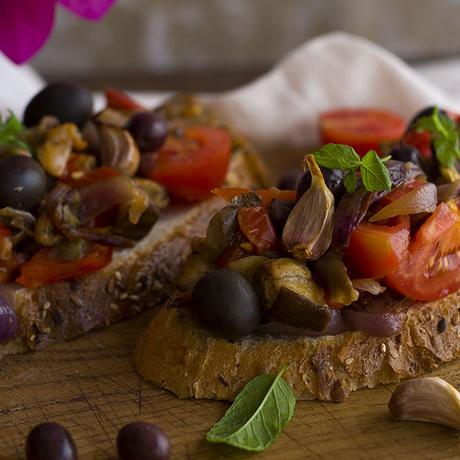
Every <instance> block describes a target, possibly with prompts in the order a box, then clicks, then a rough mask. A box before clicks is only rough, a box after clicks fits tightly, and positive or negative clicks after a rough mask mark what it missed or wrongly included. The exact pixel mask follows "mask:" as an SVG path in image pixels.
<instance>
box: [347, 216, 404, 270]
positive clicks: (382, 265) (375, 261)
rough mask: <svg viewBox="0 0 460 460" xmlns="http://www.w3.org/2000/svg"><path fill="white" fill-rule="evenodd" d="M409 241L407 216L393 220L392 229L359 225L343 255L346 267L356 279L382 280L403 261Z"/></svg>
mask: <svg viewBox="0 0 460 460" xmlns="http://www.w3.org/2000/svg"><path fill="white" fill-rule="evenodd" d="M392 220H393V219H392ZM409 239H410V220H409V217H408V216H401V217H398V218H395V219H394V223H393V224H392V225H377V224H371V223H370V222H363V223H361V224H360V225H359V226H358V227H357V228H356V229H355V230H354V231H353V233H352V234H351V238H350V244H349V245H348V248H347V250H346V253H345V262H346V264H347V267H348V268H350V269H351V270H352V271H353V272H354V273H355V274H356V275H357V276H359V277H363V278H374V279H380V278H384V277H385V276H387V275H388V274H389V273H391V272H392V271H394V270H395V269H396V268H397V267H398V266H399V264H400V263H401V261H402V260H403V258H404V256H405V254H406V252H407V247H408V246H409Z"/></svg>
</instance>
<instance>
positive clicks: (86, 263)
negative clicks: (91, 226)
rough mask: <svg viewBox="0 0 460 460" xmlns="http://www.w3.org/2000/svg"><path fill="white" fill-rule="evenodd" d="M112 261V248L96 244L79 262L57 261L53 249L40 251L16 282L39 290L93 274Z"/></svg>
mask: <svg viewBox="0 0 460 460" xmlns="http://www.w3.org/2000/svg"><path fill="white" fill-rule="evenodd" d="M111 261H112V248H110V247H109V246H103V245H100V244H95V245H93V246H92V248H91V249H90V250H89V251H88V253H87V254H86V255H85V256H84V257H82V258H81V259H79V260H76V261H73V262H68V261H63V260H56V259H55V258H54V257H53V253H52V248H44V249H40V250H39V251H38V252H37V253H36V254H35V255H34V256H33V257H32V258H31V259H29V260H28V261H27V262H26V263H24V264H23V265H22V266H21V276H20V277H19V278H17V279H16V282H17V283H19V284H22V285H23V286H26V287H29V288H37V287H40V286H43V285H46V284H52V283H56V282H58V281H64V280H68V279H73V278H79V277H81V276H85V275H88V274H89V273H93V272H95V271H97V270H100V269H101V268H104V267H105V266H106V265H108V264H109V263H110V262H111Z"/></svg>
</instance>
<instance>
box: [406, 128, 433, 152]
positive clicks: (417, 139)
mask: <svg viewBox="0 0 460 460" xmlns="http://www.w3.org/2000/svg"><path fill="white" fill-rule="evenodd" d="M403 141H404V143H405V144H407V145H412V146H414V147H415V148H417V150H418V151H419V152H420V155H422V157H424V158H431V157H432V156H433V151H432V150H431V136H430V133H429V132H427V131H423V132H417V131H416V130H415V129H411V130H410V131H408V132H407V133H406V134H404V139H403Z"/></svg>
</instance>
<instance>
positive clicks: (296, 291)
mask: <svg viewBox="0 0 460 460" xmlns="http://www.w3.org/2000/svg"><path fill="white" fill-rule="evenodd" d="M255 283H256V287H257V290H258V293H259V296H260V298H261V301H262V305H263V307H264V308H265V311H266V314H267V316H268V318H269V319H270V320H271V321H278V322H282V323H285V324H290V325H291V326H296V327H300V328H309V329H313V330H315V331H323V330H325V329H326V327H327V325H328V324H329V322H330V320H331V310H330V308H329V307H328V306H327V305H326V302H325V300H324V291H323V290H322V288H321V287H319V286H318V285H317V284H316V283H315V281H314V280H313V278H312V275H311V272H310V270H309V269H308V268H307V267H306V266H305V265H303V264H302V263H300V262H297V261H295V260H292V259H288V258H282V259H274V260H270V261H269V262H266V263H265V264H264V265H262V267H261V268H260V270H259V272H258V274H257V277H256V280H255Z"/></svg>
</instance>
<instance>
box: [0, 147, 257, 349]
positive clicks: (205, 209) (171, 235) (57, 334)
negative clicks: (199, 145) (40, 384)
mask: <svg viewBox="0 0 460 460" xmlns="http://www.w3.org/2000/svg"><path fill="white" fill-rule="evenodd" d="M264 177H265V173H264V169H263V165H262V164H261V163H260V160H259V159H258V156H257V155H255V154H254V153H252V152H250V151H243V150H240V151H238V152H237V153H236V154H235V155H234V156H233V158H232V161H231V164H230V168H229V172H228V177H227V182H228V184H229V185H238V186H248V187H249V186H264V185H265V184H264V183H263V181H264V179H263V178H264ZM223 205H224V202H223V200H221V199H220V198H212V199H210V200H207V201H205V202H202V203H199V204H194V205H188V206H171V207H169V208H167V209H166V210H164V211H163V212H162V214H161V216H160V219H159V221H158V222H157V223H156V224H155V225H154V226H153V228H152V230H151V231H150V233H149V234H148V235H147V236H146V237H145V238H144V239H143V240H142V241H140V242H139V243H138V244H137V245H136V246H135V247H134V248H132V249H126V250H123V251H117V252H116V253H115V255H114V259H113V261H112V262H111V263H110V264H109V265H108V266H107V267H105V268H104V269H102V270H99V271H97V272H95V273H92V274H91V275H88V276H86V277H82V278H78V279H75V280H71V281H65V282H60V283H55V284H51V285H48V286H43V287H40V288H37V289H27V288H22V287H20V286H18V285H14V284H10V285H7V286H5V285H4V286H3V287H2V289H4V288H6V289H7V290H8V294H9V296H10V297H11V300H12V303H13V305H14V306H15V309H16V314H17V317H18V324H19V328H18V332H17V334H16V336H15V338H14V339H12V340H10V341H8V342H6V343H4V344H0V358H2V357H3V356H5V355H9V354H14V353H21V352H24V351H27V350H35V349H39V348H43V347H45V346H46V345H48V344H51V343H54V342H61V341H63V340H67V339H70V338H73V337H76V336H78V335H81V334H84V333H86V332H88V331H90V330H92V329H96V328H100V327H104V326H108V325H109V324H111V323H114V322H117V321H120V320H122V319H125V318H129V317H132V316H134V315H136V314H138V313H140V312H141V311H143V310H146V309H149V308H153V307H155V306H157V305H159V304H161V302H163V301H164V300H165V299H166V298H167V297H169V295H170V294H171V292H172V282H173V280H174V279H175V278H176V276H177V275H178V274H179V273H180V271H181V269H182V265H183V263H184V261H185V259H186V258H187V256H188V254H189V253H190V239H191V238H192V237H193V236H194V235H203V234H204V233H205V231H206V228H207V225H208V222H209V219H210V218H211V217H212V215H213V214H214V213H215V212H216V211H217V210H218V209H220V208H221V207H222V206H223Z"/></svg>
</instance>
